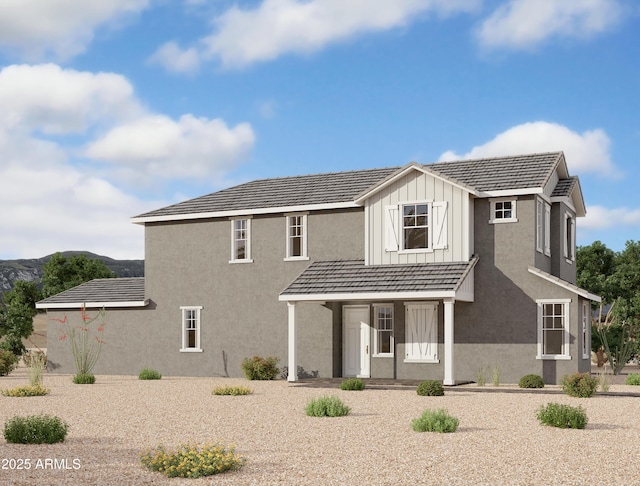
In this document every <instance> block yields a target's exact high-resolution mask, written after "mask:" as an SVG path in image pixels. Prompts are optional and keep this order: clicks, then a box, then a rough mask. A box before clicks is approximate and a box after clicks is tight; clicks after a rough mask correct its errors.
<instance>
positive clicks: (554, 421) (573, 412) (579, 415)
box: [537, 403, 588, 429]
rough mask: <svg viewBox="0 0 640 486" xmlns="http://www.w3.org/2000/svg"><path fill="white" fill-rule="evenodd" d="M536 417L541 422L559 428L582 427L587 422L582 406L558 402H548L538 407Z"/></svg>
mask: <svg viewBox="0 0 640 486" xmlns="http://www.w3.org/2000/svg"><path fill="white" fill-rule="evenodd" d="M537 417H538V420H539V421H540V423H541V424H544V425H551V426H552V427H560V428H561V429H584V427H585V426H586V425H587V422H588V419H587V414H586V413H585V411H584V409H583V408H582V407H572V406H570V405H561V404H559V403H549V404H547V406H546V407H540V410H538V413H537Z"/></svg>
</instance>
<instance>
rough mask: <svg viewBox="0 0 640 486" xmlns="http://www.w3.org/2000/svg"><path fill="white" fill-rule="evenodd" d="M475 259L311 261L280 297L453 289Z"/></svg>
mask: <svg viewBox="0 0 640 486" xmlns="http://www.w3.org/2000/svg"><path fill="white" fill-rule="evenodd" d="M474 264H475V260H472V261H471V262H456V263H419V264H411V265H365V264H364V260H337V261H318V262H314V263H312V264H311V265H309V267H307V269H306V270H304V271H303V272H302V273H301V274H300V276H298V278H296V279H295V280H294V281H293V282H292V283H291V284H290V285H289V286H288V287H287V288H286V289H285V290H283V291H282V293H281V294H280V295H282V296H287V295H311V294H318V295H329V294H354V293H363V294H364V293H387V292H432V291H443V292H444V291H453V290H456V288H457V287H458V284H459V283H460V281H461V279H462V278H463V277H464V276H465V275H466V273H467V272H468V270H469V269H470V267H471V266H473V265H474Z"/></svg>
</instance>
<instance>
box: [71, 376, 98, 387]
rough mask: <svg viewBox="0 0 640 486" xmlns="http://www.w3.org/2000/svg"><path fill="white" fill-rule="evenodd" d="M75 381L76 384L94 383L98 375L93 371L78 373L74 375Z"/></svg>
mask: <svg viewBox="0 0 640 486" xmlns="http://www.w3.org/2000/svg"><path fill="white" fill-rule="evenodd" d="M73 382H74V383H75V384H76V385H93V384H94V383H95V382H96V377H95V376H94V375H93V373H78V374H77V375H74V376H73Z"/></svg>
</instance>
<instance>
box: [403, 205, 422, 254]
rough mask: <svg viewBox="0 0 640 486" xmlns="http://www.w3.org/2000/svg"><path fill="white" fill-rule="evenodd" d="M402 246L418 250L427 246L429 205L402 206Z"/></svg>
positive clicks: (406, 248) (405, 248)
mask: <svg viewBox="0 0 640 486" xmlns="http://www.w3.org/2000/svg"><path fill="white" fill-rule="evenodd" d="M402 242H403V244H402V248H403V249H404V250H418V249H422V248H429V205H428V204H405V205H404V206H402Z"/></svg>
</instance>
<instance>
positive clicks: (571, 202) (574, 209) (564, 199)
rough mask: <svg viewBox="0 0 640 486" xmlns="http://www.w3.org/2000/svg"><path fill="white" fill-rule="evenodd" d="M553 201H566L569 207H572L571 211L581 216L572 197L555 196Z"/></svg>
mask: <svg viewBox="0 0 640 486" xmlns="http://www.w3.org/2000/svg"><path fill="white" fill-rule="evenodd" d="M551 202H552V203H557V202H562V203H565V204H566V205H567V207H568V208H569V209H571V211H573V212H574V213H575V214H576V216H577V217H580V216H579V214H578V211H577V210H576V207H575V206H574V204H573V200H572V198H571V197H567V196H554V197H552V198H551Z"/></svg>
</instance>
